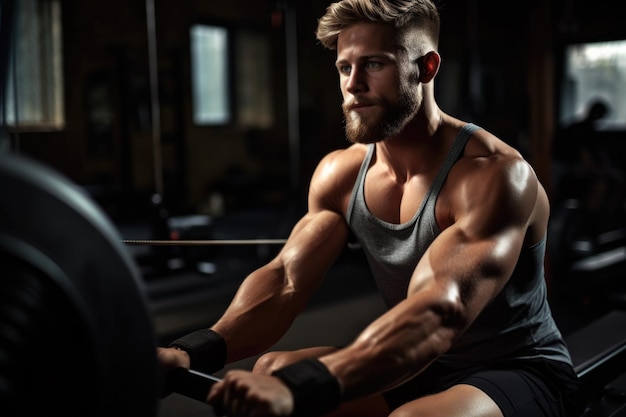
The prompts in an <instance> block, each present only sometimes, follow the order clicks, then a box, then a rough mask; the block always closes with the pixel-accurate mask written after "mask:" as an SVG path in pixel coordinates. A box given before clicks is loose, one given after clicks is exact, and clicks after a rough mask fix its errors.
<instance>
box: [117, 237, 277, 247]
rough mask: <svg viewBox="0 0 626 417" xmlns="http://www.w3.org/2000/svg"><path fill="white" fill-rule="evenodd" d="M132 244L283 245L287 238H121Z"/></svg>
mask: <svg viewBox="0 0 626 417" xmlns="http://www.w3.org/2000/svg"><path fill="white" fill-rule="evenodd" d="M122 242H124V243H125V244H127V245H132V246H141V245H145V246H222V245H284V244H285V242H287V239H226V240H151V239H139V240H136V239H127V240H123V241H122Z"/></svg>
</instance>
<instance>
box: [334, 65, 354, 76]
mask: <svg viewBox="0 0 626 417" xmlns="http://www.w3.org/2000/svg"><path fill="white" fill-rule="evenodd" d="M337 69H338V70H339V73H340V74H350V70H351V67H350V65H341V66H340V67H338V68H337Z"/></svg>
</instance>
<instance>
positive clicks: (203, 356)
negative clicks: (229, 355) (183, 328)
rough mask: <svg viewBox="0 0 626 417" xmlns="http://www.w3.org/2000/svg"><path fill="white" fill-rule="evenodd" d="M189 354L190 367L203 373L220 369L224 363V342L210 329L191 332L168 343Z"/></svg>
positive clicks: (210, 372)
mask: <svg viewBox="0 0 626 417" xmlns="http://www.w3.org/2000/svg"><path fill="white" fill-rule="evenodd" d="M169 347H175V348H177V349H181V350H184V351H185V352H187V354H188V355H189V359H190V368H191V369H195V370H197V371H200V372H204V373H205V374H212V373H213V372H217V371H219V370H221V369H222V368H223V367H224V365H225V364H226V342H225V341H224V338H223V337H222V336H220V335H219V334H217V333H215V332H214V331H213V330H211V329H202V330H197V331H195V332H191V333H189V334H187V335H185V336H183V337H181V338H179V339H176V340H174V341H173V342H172V343H170V344H169Z"/></svg>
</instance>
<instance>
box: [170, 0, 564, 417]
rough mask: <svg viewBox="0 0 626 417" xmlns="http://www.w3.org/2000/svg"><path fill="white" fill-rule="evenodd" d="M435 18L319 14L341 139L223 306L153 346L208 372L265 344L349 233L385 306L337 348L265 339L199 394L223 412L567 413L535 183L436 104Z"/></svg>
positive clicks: (356, 11)
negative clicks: (279, 346)
mask: <svg viewBox="0 0 626 417" xmlns="http://www.w3.org/2000/svg"><path fill="white" fill-rule="evenodd" d="M438 32H439V15H438V11H437V9H436V7H435V6H434V5H433V4H432V3H431V2H430V1H429V0H404V1H401V0H395V1H392V0H343V1H340V2H339V3H335V4H332V5H331V6H329V8H328V9H327V12H326V14H325V15H324V16H323V17H322V18H321V20H320V22H319V27H318V32H317V36H318V39H319V40H320V41H321V42H322V44H323V45H324V46H325V47H328V48H331V49H336V50H337V61H336V67H337V71H338V73H339V80H340V85H341V92H342V94H343V98H344V103H343V111H344V115H345V120H346V134H347V136H348V139H349V140H350V141H351V142H353V145H351V146H350V147H349V148H347V149H344V150H338V151H335V152H333V153H331V154H329V155H328V156H326V157H325V158H324V159H323V160H322V161H321V162H320V164H319V166H318V167H317V169H316V171H315V173H314V175H313V178H312V181H311V186H310V193H309V208H308V212H307V214H306V215H305V216H304V217H303V218H302V219H301V220H300V221H299V222H298V223H297V225H296V226H295V228H294V230H293V231H292V233H291V235H290V236H289V239H288V241H287V243H286V244H285V246H284V248H283V249H282V250H281V252H280V253H279V254H278V256H277V257H276V258H275V259H273V260H272V261H271V262H269V263H268V264H267V265H265V266H263V267H261V268H260V269H258V270H257V271H254V272H253V273H251V274H250V275H249V276H248V277H247V278H246V280H245V281H244V282H243V283H242V285H241V287H240V289H239V291H238V292H237V294H236V296H235V298H234V300H233V302H232V304H231V305H230V306H229V308H228V309H227V310H226V312H225V314H224V315H223V317H221V318H220V319H219V320H218V322H217V323H215V325H214V326H212V328H211V329H206V330H201V331H198V332H194V333H192V334H190V335H188V336H185V337H183V338H182V339H181V340H178V341H176V342H174V343H173V345H172V346H173V347H172V348H164V349H160V351H159V355H160V358H161V362H162V363H163V364H164V366H183V367H186V368H187V367H189V366H191V367H192V368H199V369H202V370H204V371H206V372H214V371H216V370H218V369H220V368H221V367H222V366H223V365H224V363H225V362H232V361H235V360H239V359H242V358H244V357H249V356H252V355H254V354H258V353H260V352H263V351H264V350H265V349H268V348H269V347H271V346H272V345H273V344H274V343H275V342H277V341H278V340H279V338H280V337H281V336H282V335H283V334H284V333H285V332H286V330H287V329H288V328H289V326H290V325H291V324H292V322H293V320H294V318H295V317H296V316H297V315H298V314H299V313H300V312H301V311H302V310H303V309H304V307H305V306H306V303H307V301H308V299H309V297H310V296H311V294H313V292H314V291H315V290H316V289H317V288H318V286H319V285H320V282H321V281H322V279H323V277H324V274H325V272H326V271H327V269H328V268H329V267H330V266H331V264H332V263H333V261H334V260H335V259H336V258H337V256H338V255H339V253H340V252H341V250H342V248H343V247H344V246H345V244H346V241H347V238H348V235H349V232H350V231H352V232H353V233H354V234H355V235H356V237H357V238H358V239H359V241H360V243H361V245H362V247H363V248H364V250H365V252H366V254H367V257H368V260H369V263H370V266H371V268H372V271H373V273H374V276H375V278H376V280H377V282H378V286H379V288H380V290H381V293H382V296H383V297H384V300H385V302H386V304H387V306H388V311H387V312H386V313H385V314H383V315H382V316H381V317H380V318H378V319H377V320H375V321H374V322H373V323H371V325H369V326H368V327H367V328H366V329H365V330H364V331H363V332H362V333H361V334H360V335H359V336H358V337H357V338H356V340H354V342H353V343H351V344H350V345H349V346H346V347H344V348H331V347H319V348H310V349H305V350H301V351H297V352H273V353H267V354H266V355H264V356H262V357H261V358H260V359H259V361H258V362H257V363H256V365H255V367H254V369H253V372H248V371H243V370H232V371H229V372H227V373H226V374H225V376H224V378H223V380H222V381H221V382H219V383H217V384H215V385H214V386H213V387H212V389H211V392H210V394H209V395H208V397H207V402H208V403H210V404H212V405H213V406H215V408H216V410H217V411H218V412H224V413H226V414H228V415H230V416H248V415H249V416H253V415H254V416H256V415H264V416H265V415H268V416H273V415H276V416H279V415H280V416H287V415H298V416H300V415H321V414H324V413H327V412H330V411H333V410H336V411H335V413H337V415H338V414H342V413H343V414H344V415H352V416H357V415H358V416H366V415H381V416H382V415H391V416H394V417H399V416H438V417H443V416H448V417H449V416H458V417H460V416H463V417H471V416H482V417H485V416H489V417H491V416H493V417H499V416H532V417H539V416H554V417H556V416H561V417H565V416H572V415H574V414H568V413H570V412H571V411H570V410H569V409H568V407H569V406H570V402H571V400H572V396H573V393H574V390H575V387H576V377H575V374H574V372H573V370H572V367H571V359H570V357H569V354H568V351H567V348H566V346H565V344H564V343H563V340H562V338H561V334H560V332H559V330H558V328H557V326H556V324H555V322H554V320H553V318H552V315H551V312H550V308H549V305H548V301H547V296H546V286H545V282H544V276H543V261H544V249H545V242H546V227H547V223H548V214H549V205H548V199H547V196H546V193H545V191H544V189H543V187H542V186H541V184H540V183H539V181H538V180H537V177H536V175H535V173H534V172H533V170H532V168H531V167H530V166H529V164H528V163H527V162H526V161H524V159H523V158H522V157H521V156H520V154H519V153H518V152H517V151H516V150H515V149H513V148H511V147H510V146H508V145H506V144H505V143H504V142H503V141H501V140H499V139H498V138H496V137H495V136H493V135H492V134H490V133H489V132H487V131H485V130H483V129H481V128H478V127H477V126H474V125H472V124H468V123H466V122H463V121H461V120H458V119H455V118H454V117H452V116H450V115H448V114H446V113H444V112H443V111H442V110H440V109H439V107H438V106H437V103H436V102H435V96H434V85H433V84H434V78H435V76H436V74H437V71H438V69H439V65H440V56H439V54H438V52H437V42H438ZM307 358H308V359H307Z"/></svg>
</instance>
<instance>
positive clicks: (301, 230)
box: [159, 152, 350, 373]
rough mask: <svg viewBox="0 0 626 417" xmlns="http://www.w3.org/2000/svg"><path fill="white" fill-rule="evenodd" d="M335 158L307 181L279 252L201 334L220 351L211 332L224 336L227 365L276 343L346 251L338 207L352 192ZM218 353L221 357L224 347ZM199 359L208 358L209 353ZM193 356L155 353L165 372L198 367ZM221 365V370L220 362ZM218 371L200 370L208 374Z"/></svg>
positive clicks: (164, 351)
mask: <svg viewBox="0 0 626 417" xmlns="http://www.w3.org/2000/svg"><path fill="white" fill-rule="evenodd" d="M339 154H340V153H339V152H336V153H333V154H331V155H329V156H327V157H326V158H324V160H322V162H321V163H320V164H319V166H318V168H317V170H316V172H315V174H314V175H313V178H312V180H311V186H310V190H309V211H308V213H307V214H306V215H305V216H304V217H303V218H302V219H301V220H300V221H299V222H298V223H297V224H296V225H295V227H294V228H293V230H292V232H291V234H290V236H289V238H288V239H287V242H286V243H285V245H284V246H283V248H282V249H281V251H280V252H279V254H278V255H277V256H276V257H275V258H274V259H273V260H272V261H270V262H269V263H268V264H266V265H264V266H262V267H260V268H259V269H257V270H255V271H253V272H252V273H251V274H250V275H248V276H247V277H246V279H245V280H244V281H243V282H242V284H241V286H240V287H239V289H238V290H237V292H236V294H235V296H234V298H233V300H232V302H231V303H230V305H229V306H228V308H227V309H226V311H225V312H224V314H223V315H222V317H221V318H220V319H219V320H218V321H217V322H216V323H215V324H214V325H213V326H212V327H211V329H210V330H207V329H205V330H202V331H200V332H201V333H200V337H206V338H207V343H210V344H212V345H215V346H218V347H219V343H215V342H216V341H215V340H212V339H214V338H215V337H214V336H215V334H217V335H219V337H221V338H223V342H225V343H224V344H225V346H226V349H225V352H224V359H225V363H230V362H234V361H237V360H239V359H243V358H247V357H250V356H253V355H255V354H258V353H261V352H263V351H264V350H266V349H268V348H269V347H271V346H272V345H273V344H275V343H276V342H277V341H278V340H279V339H280V338H281V337H282V336H283V335H284V334H285V332H286V331H287V330H288V329H289V327H290V326H291V324H292V323H293V321H294V319H295V318H296V317H297V316H298V314H300V313H301V312H302V310H303V309H304V308H305V307H306V304H307V302H308V300H309V298H310V296H311V295H312V294H313V293H314V292H315V290H317V288H318V287H319V285H320V284H321V282H322V280H323V278H324V276H325V274H326V272H327V270H328V269H329V268H330V266H331V265H332V264H333V262H334V261H335V260H336V258H337V257H338V256H339V254H340V253H341V251H342V250H343V248H344V247H345V244H346V241H347V237H348V227H347V225H346V222H345V219H344V216H343V214H342V213H343V210H344V208H343V207H342V206H341V205H342V201H344V200H345V198H344V197H345V195H346V193H349V191H350V190H349V189H347V185H346V186H345V187H344V186H342V185H341V184H339V183H338V182H337V179H338V178H344V177H345V176H344V175H342V174H343V173H341V172H338V171H340V170H345V168H346V167H345V166H343V165H342V163H341V158H340V157H338V155H339ZM344 173H345V172H344ZM346 184H349V181H348V182H347V183H346ZM344 188H345V189H344ZM207 331H209V332H211V333H207ZM212 332H215V334H213V333H212ZM194 333H198V332H194ZM194 343H195V341H194ZM199 351H200V352H205V351H206V350H203V349H199ZM208 351H211V350H210V349H209V350H208ZM216 351H217V352H218V356H219V355H221V353H220V352H221V351H222V349H216ZM189 356H191V361H190V358H189ZM196 356H197V355H196ZM203 356H204V357H205V359H206V356H207V355H203ZM193 357H194V354H193V352H190V355H187V354H186V353H185V352H177V351H174V352H173V351H172V350H171V349H160V351H159V358H160V361H161V364H162V365H164V366H165V367H166V368H171V367H176V366H179V367H184V368H188V367H189V366H191V367H192V368H195V369H197V367H196V366H195V365H196V364H195V363H194V360H193ZM190 362H191V363H190ZM219 365H221V366H217V367H218V369H221V367H222V366H223V365H224V363H221V364H219ZM218 369H204V371H205V372H207V373H212V372H215V371H217V370H218ZM198 370H202V369H198Z"/></svg>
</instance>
